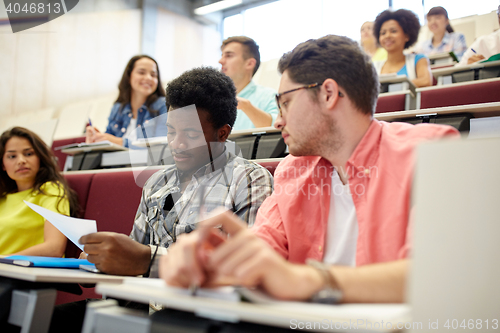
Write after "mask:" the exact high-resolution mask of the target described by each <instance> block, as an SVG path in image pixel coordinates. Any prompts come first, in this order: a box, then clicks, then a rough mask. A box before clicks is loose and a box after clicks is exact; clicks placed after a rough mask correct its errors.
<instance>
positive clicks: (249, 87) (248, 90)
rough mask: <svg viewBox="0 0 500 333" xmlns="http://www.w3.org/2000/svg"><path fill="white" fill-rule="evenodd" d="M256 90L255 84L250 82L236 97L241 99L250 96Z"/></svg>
mask: <svg viewBox="0 0 500 333" xmlns="http://www.w3.org/2000/svg"><path fill="white" fill-rule="evenodd" d="M255 88H256V84H255V82H253V81H252V80H251V81H250V82H249V83H248V84H247V85H246V86H245V88H243V89H242V90H241V91H240V93H239V94H238V96H240V97H243V96H245V95H248V94H251V93H252V92H253V91H254V90H255Z"/></svg>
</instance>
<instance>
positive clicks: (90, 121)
mask: <svg viewBox="0 0 500 333" xmlns="http://www.w3.org/2000/svg"><path fill="white" fill-rule="evenodd" d="M474 53H475V52H474ZM89 126H92V120H90V117H89Z"/></svg>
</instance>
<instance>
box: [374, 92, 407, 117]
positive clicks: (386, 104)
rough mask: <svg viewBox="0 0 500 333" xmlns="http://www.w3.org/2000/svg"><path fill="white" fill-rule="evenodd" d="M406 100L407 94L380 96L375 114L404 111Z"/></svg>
mask: <svg viewBox="0 0 500 333" xmlns="http://www.w3.org/2000/svg"><path fill="white" fill-rule="evenodd" d="M405 98H406V95H405V94H393V93H385V94H380V95H379V96H378V99H377V107H376V109H375V113H383V112H394V111H404V110H405Z"/></svg>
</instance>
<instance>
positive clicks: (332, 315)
mask: <svg viewBox="0 0 500 333" xmlns="http://www.w3.org/2000/svg"><path fill="white" fill-rule="evenodd" d="M146 282H152V283H151V285H148V284H146V283H140V284H135V283H133V282H132V283H130V282H129V281H125V282H124V283H122V284H109V283H99V284H98V285H97V287H96V290H97V292H99V293H102V294H105V295H106V296H111V297H116V298H120V299H126V300H131V301H135V302H140V303H146V304H147V303H149V302H150V301H153V302H156V303H159V304H163V305H164V306H165V307H168V308H174V309H177V310H181V311H187V312H194V313H195V314H196V315H198V316H200V317H206V318H212V319H214V318H215V319H217V320H221V321H228V322H232V323H236V322H240V321H244V322H250V323H257V324H263V325H269V326H275V327H283V328H291V327H293V326H292V324H293V323H299V322H301V323H306V322H309V323H325V322H328V325H327V326H328V328H325V329H321V331H325V332H341V331H346V326H349V324H350V323H351V325H354V326H356V325H357V326H356V327H357V328H358V329H365V331H372V330H373V331H378V332H389V331H391V332H394V331H397V323H402V325H404V323H407V322H409V321H410V307H409V306H408V305H407V304H342V305H321V304H310V303H303V302H275V303H273V304H255V303H246V302H233V301H224V300H219V299H212V298H210V299H209V298H203V297H196V296H189V295H185V294H180V293H176V292H173V291H172V290H171V289H169V288H166V287H162V286H159V284H158V283H155V281H146ZM113 311H116V315H117V317H118V318H119V317H120V316H121V313H120V312H121V311H120V309H119V308H118V307H115V309H114V310H113V309H109V308H108V309H107V310H106V316H107V317H109V316H110V315H111V313H112V312H113ZM93 314H94V315H95V316H96V317H94V318H91V317H87V316H86V318H85V323H84V330H83V333H87V332H92V331H93V330H92V328H95V326H93V323H94V324H98V322H99V321H100V322H102V320H98V318H97V317H98V316H99V314H98V313H97V312H95V311H94V312H93ZM358 320H362V321H363V322H364V324H366V323H367V321H370V322H372V323H373V324H374V323H379V324H380V322H381V321H382V320H383V321H384V323H387V322H391V323H392V324H393V325H392V326H393V328H396V330H390V329H387V325H386V326H384V327H382V328H381V327H379V328H372V329H370V328H369V327H366V326H365V325H364V324H363V323H362V322H361V321H358ZM335 325H337V327H335ZM342 325H344V328H342ZM123 326H124V327H123V328H121V327H120V329H119V331H120V332H122V333H125V332H130V331H129V330H127V327H126V326H125V325H123ZM379 326H380V325H379ZM352 327H353V326H352ZM352 327H351V328H352ZM97 331H100V330H97Z"/></svg>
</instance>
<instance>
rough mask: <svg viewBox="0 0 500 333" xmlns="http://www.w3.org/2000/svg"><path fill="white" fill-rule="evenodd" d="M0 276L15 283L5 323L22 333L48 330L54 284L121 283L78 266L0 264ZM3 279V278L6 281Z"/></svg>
mask: <svg viewBox="0 0 500 333" xmlns="http://www.w3.org/2000/svg"><path fill="white" fill-rule="evenodd" d="M0 277H3V278H5V279H7V280H8V281H11V282H12V283H14V284H15V285H16V287H14V290H13V291H12V301H11V304H10V313H9V318H8V322H9V323H10V324H12V325H16V326H21V327H22V330H21V332H23V333H25V332H40V333H44V332H47V331H48V329H49V325H50V320H51V318H52V312H53V310H54V304H55V300H56V294H57V292H56V288H55V287H56V284H61V283H88V284H94V283H97V282H103V281H105V282H107V283H121V282H122V281H123V279H124V278H125V277H124V276H116V275H106V274H95V273H90V272H85V271H82V270H79V269H62V268H38V267H20V266H14V265H8V264H0ZM5 279H4V280H5Z"/></svg>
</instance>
